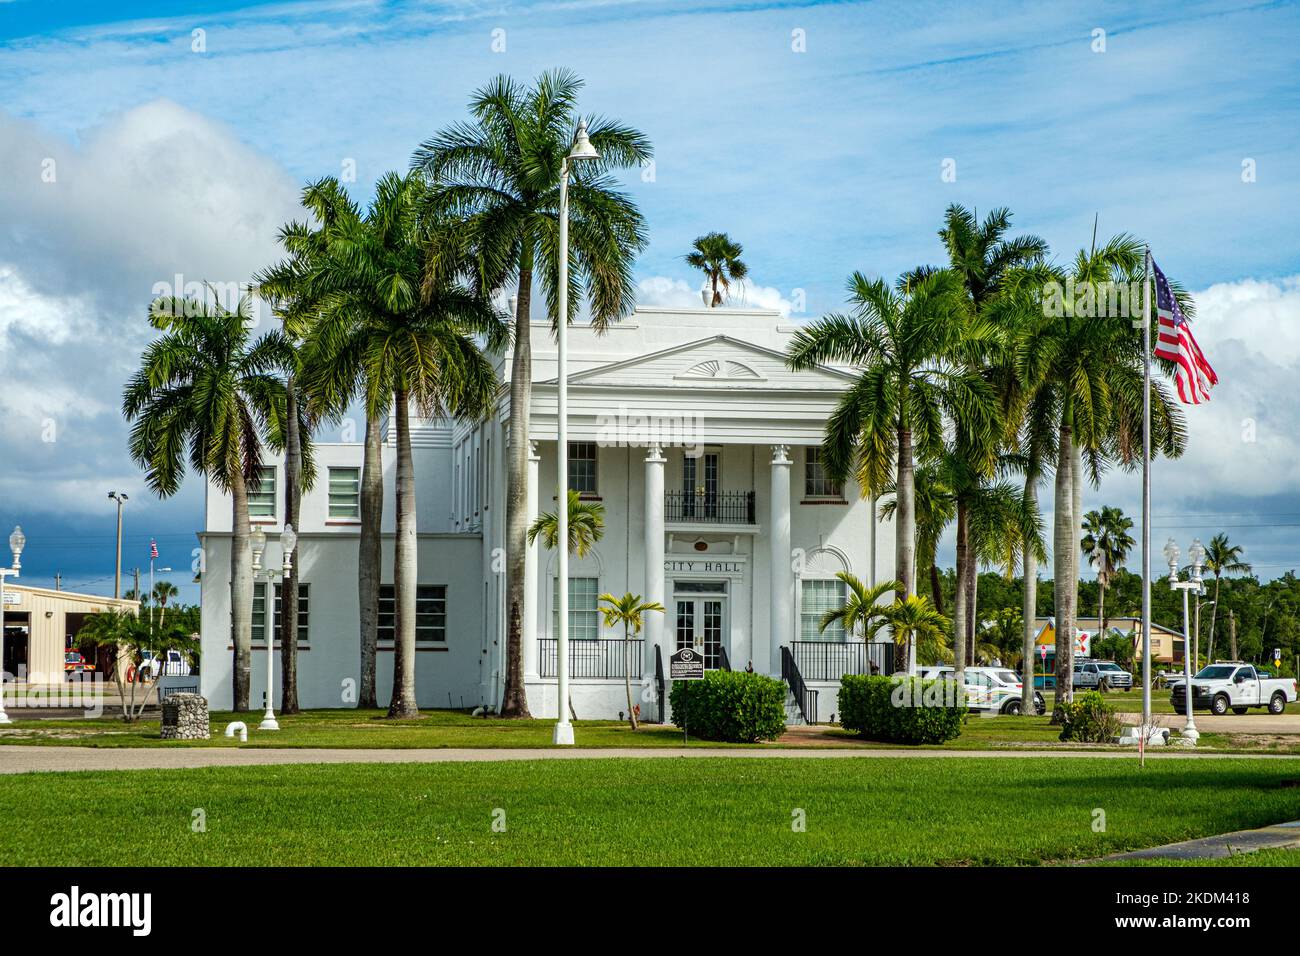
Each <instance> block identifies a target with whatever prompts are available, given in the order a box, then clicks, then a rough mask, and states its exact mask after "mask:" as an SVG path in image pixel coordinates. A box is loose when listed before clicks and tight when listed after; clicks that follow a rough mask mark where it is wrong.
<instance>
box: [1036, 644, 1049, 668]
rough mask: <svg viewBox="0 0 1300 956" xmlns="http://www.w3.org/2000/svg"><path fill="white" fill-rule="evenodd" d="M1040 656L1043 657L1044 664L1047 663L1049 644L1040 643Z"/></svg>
mask: <svg viewBox="0 0 1300 956" xmlns="http://www.w3.org/2000/svg"><path fill="white" fill-rule="evenodd" d="M1038 656H1039V657H1041V658H1042V659H1043V663H1044V664H1046V663H1047V645H1046V644H1039V645H1038Z"/></svg>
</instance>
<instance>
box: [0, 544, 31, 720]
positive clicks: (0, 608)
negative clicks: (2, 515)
mask: <svg viewBox="0 0 1300 956" xmlns="http://www.w3.org/2000/svg"><path fill="white" fill-rule="evenodd" d="M26 544H27V535H25V534H23V529H22V528H20V527H19V526H18V525H14V530H13V532H12V533H11V534H10V535H9V550H10V551H12V552H13V553H14V565H13V567H12V568H0V724H11V723H13V721H11V720H10V719H9V715H8V714H6V713H5V668H4V659H5V627H4V608H5V604H6V602H5V598H4V590H5V578H16V577H18V576H19V572H20V571H21V570H22V567H23V564H22V561H21V560H20V559H21V557H22V554H23V548H24V547H25V546H26ZM17 680H18V676H17V675H16V674H15V675H14V682H15V683H17Z"/></svg>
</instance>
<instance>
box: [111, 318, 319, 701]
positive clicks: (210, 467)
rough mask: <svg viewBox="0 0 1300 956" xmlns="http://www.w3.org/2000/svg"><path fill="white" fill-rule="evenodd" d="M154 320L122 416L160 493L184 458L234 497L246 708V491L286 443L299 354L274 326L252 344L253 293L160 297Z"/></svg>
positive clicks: (249, 585)
mask: <svg viewBox="0 0 1300 956" xmlns="http://www.w3.org/2000/svg"><path fill="white" fill-rule="evenodd" d="M149 324H150V325H152V326H153V327H154V328H155V329H158V330H159V331H160V332H162V333H163V334H162V335H161V336H159V337H158V338H157V339H155V340H154V341H153V342H151V343H150V344H149V346H148V348H146V349H145V351H144V354H143V356H141V359H140V370H139V371H138V372H136V374H135V375H134V376H133V377H132V378H131V380H130V381H129V382H128V383H127V385H126V388H125V389H124V391H123V396H122V414H123V415H124V416H126V418H127V419H128V420H129V421H131V422H132V426H131V437H130V451H131V457H132V459H133V460H134V461H136V462H137V463H138V464H139V465H140V466H142V467H143V468H144V469H145V478H146V481H147V482H148V484H149V487H150V488H151V489H152V490H153V491H154V492H155V493H156V494H157V495H159V496H160V497H163V498H169V497H171V496H172V495H174V494H176V492H177V491H179V490H180V485H181V481H182V479H183V478H184V475H185V470H186V465H187V464H188V466H189V467H191V468H193V469H194V470H195V471H196V472H198V473H199V474H202V475H205V476H206V477H207V478H208V480H209V481H211V482H212V483H213V484H215V485H216V486H217V487H218V488H220V489H221V490H222V491H224V492H226V493H228V494H229V495H230V500H231V511H232V515H231V529H232V535H231V541H230V615H231V624H232V632H233V644H234V655H235V659H234V669H233V675H232V688H233V702H234V709H235V710H237V711H246V710H248V695H249V674H250V667H251V658H250V655H251V649H252V630H253V622H252V606H253V565H252V552H251V549H250V547H249V523H248V491H249V488H250V486H251V487H256V483H257V479H258V474H259V470H260V468H261V466H262V449H263V446H264V445H266V446H269V447H270V448H272V449H273V450H276V451H279V450H281V449H283V448H284V443H285V427H286V415H287V410H286V403H285V389H284V382H283V381H282V380H281V379H280V378H279V375H278V372H279V370H280V369H283V368H284V367H285V365H286V363H288V362H289V361H290V360H291V359H292V354H293V350H292V347H291V346H290V344H289V342H288V341H287V340H286V339H285V337H284V334H283V333H282V332H280V331H278V330H277V331H273V332H268V333H266V334H265V335H263V336H262V337H261V338H259V339H257V340H256V341H253V339H252V333H251V331H250V330H251V329H252V327H253V324H254V323H253V321H252V318H251V316H250V315H249V314H248V300H247V299H245V300H243V301H241V302H240V303H239V305H238V307H237V308H236V309H234V310H233V311H232V310H229V309H226V308H224V307H223V306H222V305H220V304H219V303H207V302H203V301H197V300H192V299H180V298H161V299H157V300H155V301H154V302H153V303H152V304H151V305H150V307H149Z"/></svg>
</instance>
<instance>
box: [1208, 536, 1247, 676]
mask: <svg viewBox="0 0 1300 956" xmlns="http://www.w3.org/2000/svg"><path fill="white" fill-rule="evenodd" d="M1244 554H1245V551H1244V550H1243V549H1242V547H1241V545H1239V544H1232V543H1231V542H1229V541H1228V536H1227V535H1226V534H1224V533H1223V532H1222V531H1220V532H1219V533H1218V534H1216V535H1215V536H1214V537H1213V538H1211V539H1210V543H1209V544H1208V545H1206V546H1205V570H1207V571H1209V572H1210V573H1211V574H1213V575H1214V606H1213V607H1212V608H1211V609H1210V646H1209V647H1208V648H1206V657H1207V658H1208V659H1209V660H1210V661H1213V660H1214V627H1215V624H1216V623H1217V620H1218V616H1219V582H1220V581H1221V580H1222V578H1223V576H1224V575H1225V574H1249V573H1250V564H1249V563H1248V562H1246V561H1243V560H1242V557H1243V555H1244ZM1233 656H1234V657H1236V652H1235V651H1234V652H1233Z"/></svg>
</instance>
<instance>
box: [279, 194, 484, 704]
mask: <svg viewBox="0 0 1300 956" xmlns="http://www.w3.org/2000/svg"><path fill="white" fill-rule="evenodd" d="M423 198H424V184H423V181H422V180H421V178H420V177H418V176H416V175H414V174H410V175H407V176H399V175H397V174H396V173H387V174H385V175H384V176H382V177H380V179H379V182H378V183H377V184H376V186H375V196H374V199H373V200H372V201H371V203H370V206H369V208H368V209H367V212H366V215H365V217H364V219H357V218H354V217H351V216H346V217H341V218H339V220H338V221H337V222H336V223H334V225H333V226H332V227H331V228H330V229H329V230H328V245H329V248H330V255H331V256H334V255H336V254H337V256H338V259H339V261H340V265H339V268H338V270H337V272H333V271H332V273H331V276H330V277H329V281H330V282H331V287H330V288H329V289H328V295H327V296H326V297H325V298H324V300H323V307H322V308H321V310H320V312H319V314H318V315H317V317H316V320H315V321H314V323H313V324H312V325H311V327H310V328H309V330H308V332H307V338H306V341H305V343H304V346H303V352H304V360H303V368H304V374H305V381H304V386H305V388H306V392H307V394H308V395H309V396H311V397H312V399H313V400H315V401H317V402H319V403H320V405H321V407H323V408H326V409H328V408H335V407H337V406H338V404H339V402H340V400H341V396H343V395H347V394H351V393H352V392H353V390H354V389H356V387H357V383H361V392H362V399H363V403H364V406H365V408H366V412H367V414H368V415H369V416H371V417H374V418H378V417H379V416H380V415H381V414H383V412H384V411H385V410H387V409H390V408H391V411H392V421H393V431H394V437H395V444H396V468H395V483H396V490H397V503H396V512H395V525H396V527H395V539H396V540H395V545H394V556H393V568H394V574H393V590H394V610H395V622H394V635H395V636H394V654H393V695H392V699H391V701H390V702H389V705H388V716H389V717H393V718H401V717H413V716H417V715H418V713H419V709H418V707H417V705H416V696H415V635H416V628H415V618H416V582H417V580H418V573H417V554H416V543H417V541H416V534H417V527H416V503H415V467H414V461H413V459H412V453H411V426H410V411H411V407H412V406H413V405H414V406H415V407H416V408H417V409H418V410H419V412H420V413H421V414H422V415H423V416H424V417H426V418H433V417H439V416H444V415H453V416H459V417H465V418H470V419H479V418H482V417H483V416H484V415H486V414H487V412H488V411H489V410H490V409H491V407H492V403H493V401H494V398H495V395H496V388H497V382H496V373H495V370H494V369H493V367H492V363H491V362H490V361H489V360H488V359H487V357H486V356H485V355H484V354H483V352H482V351H481V350H480V347H479V341H480V340H481V341H483V342H484V343H485V344H486V345H487V346H488V347H489V348H495V347H499V346H500V345H501V344H502V342H503V341H504V336H505V325H504V323H503V319H502V317H501V316H500V315H499V314H498V313H497V312H496V310H494V309H493V308H492V306H491V304H490V302H489V301H488V300H487V299H486V298H484V297H483V296H482V295H480V294H479V293H478V292H476V291H475V290H474V289H472V288H470V287H468V286H466V285H464V284H463V283H461V282H459V281H458V279H459V278H460V276H461V275H462V274H463V272H464V268H465V263H464V261H463V260H458V259H457V257H456V255H454V250H457V249H459V248H461V247H462V243H461V240H460V237H459V236H457V235H456V225H455V224H454V223H448V222H442V221H433V220H429V221H426V220H422V219H421V217H420V215H419V210H420V208H421V202H422V200H423ZM430 260H433V261H436V263H437V268H436V270H435V271H432V272H431V271H430V270H429V269H428V268H427V262H428V261H430ZM322 291H325V290H324V289H323V290H322Z"/></svg>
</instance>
